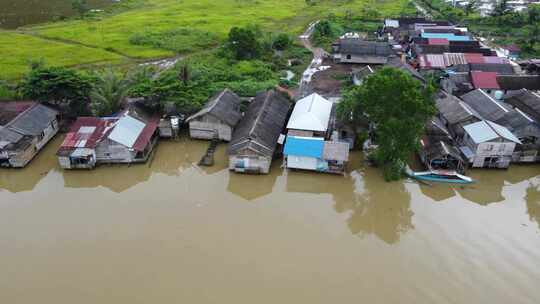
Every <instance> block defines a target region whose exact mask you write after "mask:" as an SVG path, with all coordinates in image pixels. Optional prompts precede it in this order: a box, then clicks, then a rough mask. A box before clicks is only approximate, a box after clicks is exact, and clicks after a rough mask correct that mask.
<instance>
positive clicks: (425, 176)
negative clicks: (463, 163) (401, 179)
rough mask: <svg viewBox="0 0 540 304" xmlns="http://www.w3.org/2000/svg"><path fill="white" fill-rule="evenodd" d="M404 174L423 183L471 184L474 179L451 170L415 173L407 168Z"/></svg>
mask: <svg viewBox="0 0 540 304" xmlns="http://www.w3.org/2000/svg"><path fill="white" fill-rule="evenodd" d="M405 173H406V175H407V176H409V177H410V178H414V179H416V180H419V181H424V182H437V183H450V184H472V183H474V182H475V181H474V179H472V178H470V177H468V176H465V175H462V174H459V173H458V172H456V171H451V170H430V171H423V172H415V171H413V170H412V169H411V168H409V167H407V168H406V170H405Z"/></svg>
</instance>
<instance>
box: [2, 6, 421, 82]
mask: <svg viewBox="0 0 540 304" xmlns="http://www.w3.org/2000/svg"><path fill="white" fill-rule="evenodd" d="M307 2H309V1H305V0H219V1H216V0H137V1H133V3H134V4H133V5H132V7H131V8H130V7H129V3H130V1H128V2H127V4H126V3H124V4H123V6H124V8H123V9H122V11H120V12H117V13H110V12H109V13H107V12H105V13H103V14H102V15H97V16H92V17H89V18H85V19H73V20H68V21H61V22H53V23H47V24H40V25H35V26H29V27H23V28H20V29H17V30H14V31H0V54H2V58H3V59H2V60H1V61H0V78H3V79H16V78H18V77H20V76H21V75H22V74H23V73H24V72H25V71H26V70H27V69H28V62H30V61H32V60H44V61H45V63H46V64H48V65H54V66H87V65H101V64H118V63H129V62H139V61H145V60H151V59H159V58H165V57H171V56H175V55H179V54H180V55H185V54H190V53H196V52H198V51H201V50H204V49H208V48H209V46H210V45H212V43H211V42H212V41H210V42H209V41H207V40H208V39H213V40H215V42H214V44H215V45H217V44H219V42H220V41H221V40H222V39H223V38H224V37H225V36H226V34H227V32H228V31H229V29H230V28H231V27H233V26H242V25H247V24H258V25H260V26H262V27H263V28H264V29H267V30H275V31H285V32H289V33H292V34H298V33H301V32H302V30H303V29H304V28H305V26H306V25H307V24H308V23H309V22H311V21H313V20H316V19H318V18H321V17H324V16H327V15H328V14H338V15H339V14H346V13H349V14H351V13H352V14H355V15H361V14H365V13H366V10H369V11H371V12H373V11H376V12H377V14H378V17H381V18H382V17H387V16H397V15H400V14H402V13H404V14H407V13H413V12H414V10H413V9H412V7H411V6H410V5H409V1H408V0H382V1H381V0H379V1H376V0H319V1H311V3H312V4H307ZM126 6H127V8H126ZM178 28H182V29H184V30H182V31H178V30H176V29H178ZM185 29H187V30H185ZM189 29H193V31H192V32H193V33H194V34H190V32H191V31H189ZM149 33H150V34H157V35H160V37H161V36H163V37H168V36H167V34H169V33H173V34H175V35H176V36H173V37H171V38H170V39H173V40H174V42H175V47H174V48H166V47H156V46H155V45H152V44H144V43H136V42H138V41H139V40H141V39H140V37H144V35H146V34H149ZM178 33H183V34H181V35H184V36H181V37H179V36H178V35H179V34H178ZM201 37H204V39H202V40H205V43H201ZM179 44H180V46H179ZM179 50H180V51H179Z"/></svg>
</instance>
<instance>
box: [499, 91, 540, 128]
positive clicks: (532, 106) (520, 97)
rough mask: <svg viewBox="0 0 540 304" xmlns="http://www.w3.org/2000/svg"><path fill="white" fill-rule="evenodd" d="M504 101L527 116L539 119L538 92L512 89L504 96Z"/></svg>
mask: <svg viewBox="0 0 540 304" xmlns="http://www.w3.org/2000/svg"><path fill="white" fill-rule="evenodd" d="M504 101H505V102H506V103H508V104H510V105H512V106H513V107H515V108H517V109H519V110H521V111H523V112H524V113H526V114H527V115H528V116H529V117H531V118H533V119H534V120H536V121H540V94H539V93H535V92H533V91H529V90H526V89H521V90H517V91H512V92H510V93H508V94H506V95H505V96H504Z"/></svg>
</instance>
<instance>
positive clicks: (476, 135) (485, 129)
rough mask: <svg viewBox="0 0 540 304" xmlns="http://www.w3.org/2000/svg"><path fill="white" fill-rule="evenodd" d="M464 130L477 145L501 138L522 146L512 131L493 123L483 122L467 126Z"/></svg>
mask: <svg viewBox="0 0 540 304" xmlns="http://www.w3.org/2000/svg"><path fill="white" fill-rule="evenodd" d="M463 128H464V129H465V132H467V134H469V136H470V137H471V138H472V140H474V142H475V143H477V144H480V143H484V142H488V141H490V140H494V139H497V138H499V137H502V138H504V139H506V140H509V141H513V142H515V143H518V144H521V141H520V140H519V139H518V138H517V137H516V136H515V135H514V134H512V132H510V130H508V129H507V128H505V127H503V126H501V125H498V124H496V123H494V122H492V121H488V120H482V121H479V122H475V123H473V124H470V125H466V126H465V127H463Z"/></svg>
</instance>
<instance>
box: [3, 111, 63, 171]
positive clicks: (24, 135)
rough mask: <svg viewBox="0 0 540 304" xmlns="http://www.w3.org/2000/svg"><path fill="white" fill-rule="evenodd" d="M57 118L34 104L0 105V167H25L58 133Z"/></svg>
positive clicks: (55, 113) (56, 115) (52, 113)
mask: <svg viewBox="0 0 540 304" xmlns="http://www.w3.org/2000/svg"><path fill="white" fill-rule="evenodd" d="M57 117H58V111H56V110H54V109H52V108H50V107H48V106H45V105H42V104H40V103H37V102H24V101H23V102H18V101H15V102H1V103H0V166H2V167H12V168H23V167H25V166H26V165H27V164H28V163H29V162H30V161H31V160H32V159H33V158H34V156H36V155H37V154H38V153H39V151H40V150H41V149H42V148H43V147H44V146H45V145H46V144H47V143H48V142H49V141H50V140H51V139H52V138H53V137H54V136H55V135H56V133H58V120H57Z"/></svg>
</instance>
